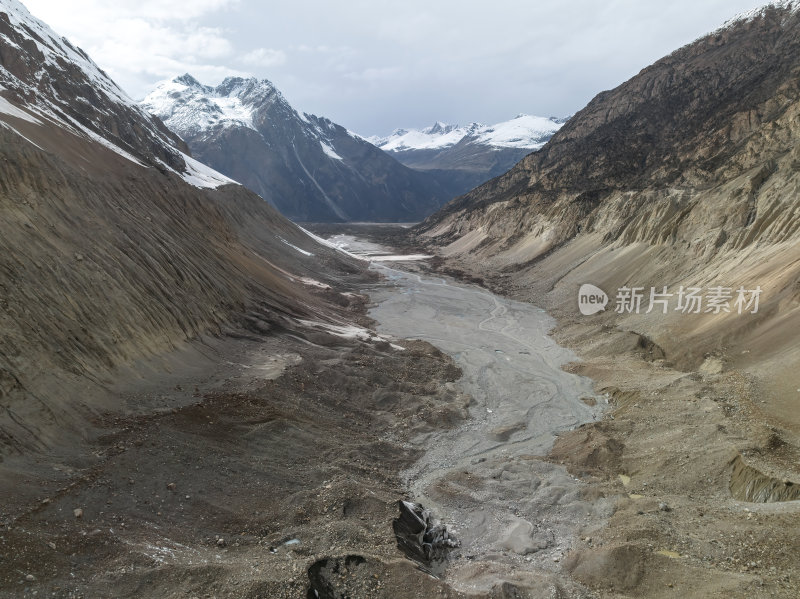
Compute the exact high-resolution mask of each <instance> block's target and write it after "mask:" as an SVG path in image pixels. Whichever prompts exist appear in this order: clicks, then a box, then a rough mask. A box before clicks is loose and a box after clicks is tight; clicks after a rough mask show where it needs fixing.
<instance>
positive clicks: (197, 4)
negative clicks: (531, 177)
mask: <svg viewBox="0 0 800 599" xmlns="http://www.w3.org/2000/svg"><path fill="white" fill-rule="evenodd" d="M23 2H24V4H26V6H27V7H28V8H29V9H30V10H31V12H32V13H33V14H34V15H36V16H37V17H39V18H40V19H42V20H44V21H45V22H47V23H48V24H49V25H51V26H52V27H53V28H54V29H55V30H56V31H57V32H59V33H60V34H62V35H66V36H67V37H68V38H69V39H70V40H72V41H73V42H74V43H77V44H78V45H79V46H81V47H82V48H83V49H84V50H86V51H87V52H88V53H89V55H90V56H92V58H93V59H94V60H95V62H97V63H98V64H99V65H100V66H101V67H103V68H104V69H105V70H106V71H107V72H108V73H109V74H110V75H111V76H112V77H113V78H114V79H115V80H116V81H117V82H118V83H119V84H120V85H121V86H122V87H123V89H125V90H126V91H127V92H128V93H129V94H130V95H131V96H132V97H133V98H134V99H141V98H142V97H143V96H144V95H145V94H146V93H147V92H148V91H149V89H150V88H151V87H152V86H153V84H154V83H156V82H157V81H160V80H163V79H168V78H172V77H174V76H176V75H180V74H183V73H185V72H189V73H191V74H192V75H194V76H195V77H197V78H198V79H199V80H200V81H202V82H203V83H206V84H217V83H219V82H220V81H221V80H222V79H223V78H224V77H225V76H227V75H253V76H256V77H259V78H267V79H270V80H271V81H272V82H273V83H275V85H277V86H278V88H279V89H280V90H282V91H283V93H284V95H285V96H286V97H287V99H288V100H289V101H290V102H291V103H292V104H293V105H294V106H295V107H296V108H298V109H301V110H304V111H307V112H313V113H315V114H319V115H323V116H327V117H329V118H331V119H333V120H334V121H336V122H338V123H340V124H342V125H344V126H346V127H348V128H349V129H352V130H354V131H357V132H359V133H361V134H364V135H373V134H386V133H388V132H389V131H391V130H392V129H394V128H396V127H422V126H426V125H429V124H432V123H433V122H434V121H436V120H442V121H446V122H451V123H461V124H464V123H468V122H471V121H479V122H483V123H496V122H499V121H503V120H507V119H509V118H512V117H513V116H515V115H516V114H518V113H521V112H524V113H528V114H537V115H543V116H565V115H568V114H571V113H573V112H575V111H576V110H579V109H580V108H581V107H583V106H584V105H585V104H586V103H587V102H588V101H589V100H590V99H591V98H592V97H593V96H594V95H595V94H597V93H598V92H600V91H602V90H604V89H609V88H611V87H614V86H616V85H618V84H619V83H622V82H623V81H625V80H626V79H628V78H629V77H631V76H633V75H635V74H636V73H637V72H638V71H639V70H640V69H642V68H643V67H645V66H647V65H648V64H650V63H651V62H653V61H654V60H657V59H658V58H660V57H661V56H663V55H665V54H668V53H669V52H671V51H672V50H674V49H676V48H678V47H680V46H681V45H683V44H685V43H688V42H691V41H692V40H694V39H696V38H697V37H699V36H701V35H703V34H704V33H707V32H709V31H712V30H714V29H716V28H717V27H719V26H720V25H722V24H723V22H725V21H726V20H728V19H729V18H731V17H733V16H734V15H736V14H738V13H740V12H743V11H746V10H749V9H752V8H754V7H756V6H759V5H762V4H764V3H765V2H766V0H761V1H760V2H759V1H758V0H672V2H670V3H665V2H663V1H658V2H656V1H653V0H602V1H600V0H571V1H570V2H564V1H563V0H491V1H487V0H478V1H474V0H460V1H453V0H424V1H423V0H402V1H388V0H342V1H340V2H331V1H330V0H294V1H293V2H285V1H282V2H274V1H272V0H268V1H256V0H191V1H189V2H184V1H182V0H172V1H171V2H165V1H164V0H115V1H114V2H108V1H107V0H70V1H69V2H64V1H63V0H23Z"/></svg>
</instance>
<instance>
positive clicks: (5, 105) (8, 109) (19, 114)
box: [0, 86, 43, 125]
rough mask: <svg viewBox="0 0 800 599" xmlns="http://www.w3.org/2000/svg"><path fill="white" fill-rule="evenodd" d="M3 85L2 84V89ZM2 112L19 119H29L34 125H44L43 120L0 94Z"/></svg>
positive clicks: (0, 111) (0, 88) (0, 109)
mask: <svg viewBox="0 0 800 599" xmlns="http://www.w3.org/2000/svg"><path fill="white" fill-rule="evenodd" d="M2 89H3V87H2V86H0V90H2ZM0 113H3V114H7V115H9V116H13V117H16V118H18V119H22V120H23V121H28V122H29V123H33V124H34V125H42V124H43V123H42V121H40V120H39V119H37V118H36V117H34V116H33V115H31V114H29V113H27V112H25V111H24V110H22V109H21V108H17V107H16V106H14V105H13V104H12V103H11V102H9V101H8V100H6V99H5V98H4V97H3V96H0Z"/></svg>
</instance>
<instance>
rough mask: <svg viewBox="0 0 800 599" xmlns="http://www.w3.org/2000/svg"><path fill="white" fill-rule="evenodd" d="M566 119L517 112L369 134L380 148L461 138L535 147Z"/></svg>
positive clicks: (440, 144) (437, 144) (444, 144)
mask: <svg viewBox="0 0 800 599" xmlns="http://www.w3.org/2000/svg"><path fill="white" fill-rule="evenodd" d="M564 122H565V119H552V118H545V117H540V116H531V115H527V114H524V113H520V114H518V115H517V116H515V117H514V118H513V119H511V120H509V121H504V122H502V123H497V124H496V125H491V126H487V125H482V124H480V123H476V122H472V123H470V124H469V125H466V126H464V127H460V126H458V125H450V124H447V123H444V122H442V121H437V122H436V123H435V124H434V125H433V126H431V127H427V128H425V129H422V130H417V129H410V130H407V129H395V130H394V131H393V132H392V133H391V135H389V136H387V137H377V136H376V137H371V138H368V139H369V141H370V142H372V143H374V144H375V145H376V146H378V147H379V148H381V149H382V150H385V151H388V152H391V151H398V152H403V151H408V150H440V149H445V148H449V147H452V146H454V145H456V144H458V143H460V142H462V140H468V141H469V142H470V143H477V144H480V145H484V146H490V147H495V148H521V149H529V150H536V149H538V148H540V147H542V146H543V145H544V143H545V142H546V141H547V140H548V139H550V137H551V136H552V135H553V133H555V132H556V131H557V130H558V129H559V128H560V127H561V125H562V124H563V123H564Z"/></svg>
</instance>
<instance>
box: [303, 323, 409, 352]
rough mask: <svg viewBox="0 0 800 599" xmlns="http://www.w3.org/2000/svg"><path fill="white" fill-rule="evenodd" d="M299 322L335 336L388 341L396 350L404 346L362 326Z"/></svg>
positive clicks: (359, 339) (368, 340) (369, 340)
mask: <svg viewBox="0 0 800 599" xmlns="http://www.w3.org/2000/svg"><path fill="white" fill-rule="evenodd" d="M299 322H300V323H302V324H304V325H306V326H308V327H311V328H313V329H317V330H321V331H325V332H326V333H330V334H331V335H334V336H336V337H341V338H343V339H354V340H358V341H367V342H373V343H374V342H376V341H377V342H381V341H382V342H385V343H389V345H391V347H392V348H394V349H396V350H404V349H405V348H404V347H400V346H399V345H395V344H394V343H391V341H389V339H388V338H387V337H384V336H383V335H379V334H378V333H376V332H374V331H370V330H369V329H365V328H363V327H360V326H357V325H354V324H348V325H338V324H332V323H329V322H322V321H319V320H300V321H299Z"/></svg>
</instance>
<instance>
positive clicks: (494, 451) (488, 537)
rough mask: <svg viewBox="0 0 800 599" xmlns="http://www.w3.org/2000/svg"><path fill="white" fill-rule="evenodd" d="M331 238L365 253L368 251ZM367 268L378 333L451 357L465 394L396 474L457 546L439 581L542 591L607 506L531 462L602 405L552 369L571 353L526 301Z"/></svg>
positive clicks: (383, 265) (584, 386)
mask: <svg viewBox="0 0 800 599" xmlns="http://www.w3.org/2000/svg"><path fill="white" fill-rule="evenodd" d="M337 242H338V244H339V245H346V246H347V249H348V250H349V251H351V252H354V253H362V254H363V253H369V252H368V250H369V245H370V244H363V243H362V242H358V241H356V240H355V239H352V238H346V237H344V236H340V239H338V240H337ZM372 247H373V248H374V247H375V246H372ZM359 250H360V251H359ZM396 267H399V268H396ZM372 268H373V269H376V270H378V271H379V272H381V273H382V274H383V275H385V277H386V278H385V280H384V283H383V284H381V285H378V286H376V287H374V288H372V289H370V290H369V294H370V297H371V300H372V302H373V307H372V308H371V309H370V312H369V315H370V316H371V317H372V318H374V319H375V320H376V321H377V323H378V327H377V328H378V331H379V332H381V333H383V334H388V335H391V336H394V337H396V338H398V339H403V338H411V339H421V340H424V341H427V342H429V343H431V344H433V345H435V346H436V347H438V348H439V349H440V350H442V351H443V352H445V353H447V354H449V355H450V356H452V357H453V359H454V361H455V362H456V364H457V365H458V366H459V367H460V368H461V370H462V371H463V377H462V378H461V379H460V380H459V381H458V382H457V383H456V386H457V387H458V388H459V390H460V391H462V392H464V393H466V394H468V395H470V396H471V397H472V398H473V401H472V403H471V405H470V418H469V419H468V420H467V421H465V423H464V424H463V425H461V426H459V427H458V428H455V429H450V430H444V431H440V432H437V433H434V434H431V435H429V436H427V437H425V438H421V439H418V440H416V442H415V444H416V445H419V446H420V447H422V448H423V449H424V452H425V453H424V455H423V457H422V458H421V459H420V460H419V461H418V462H417V463H416V464H415V465H414V466H413V467H412V468H411V469H410V470H409V471H407V472H406V473H405V474H406V481H407V485H408V488H409V491H410V495H411V497H412V499H414V500H415V501H418V502H420V503H422V504H424V505H425V506H426V507H430V508H433V510H434V511H435V512H436V513H437V515H438V516H439V517H441V518H442V519H443V521H444V522H445V523H447V524H448V525H449V526H451V527H452V528H453V529H454V530H455V533H456V535H457V536H458V537H459V538H460V540H461V542H462V547H461V548H460V550H459V551H458V552H457V554H458V557H456V558H454V559H453V561H452V563H451V565H450V566H449V567H448V569H447V573H446V578H447V579H448V581H449V582H450V583H451V584H453V585H454V586H457V587H462V588H463V590H464V591H469V590H488V589H489V588H491V587H493V586H496V585H497V583H498V581H507V582H508V583H509V584H521V585H524V588H542V590H544V589H545V588H547V587H550V588H552V585H553V584H555V582H554V580H553V578H560V577H559V576H558V570H559V568H560V566H559V562H560V560H561V557H562V556H563V554H564V553H565V552H566V551H567V550H568V549H569V547H570V546H571V545H572V544H573V542H574V540H575V535H576V534H578V531H579V530H580V531H585V530H588V529H591V528H592V527H593V526H594V525H596V524H598V523H599V522H601V521H602V520H603V519H604V518H605V517H607V515H608V513H609V511H608V510H609V506H608V505H607V504H606V503H605V502H603V501H599V502H598V501H593V502H589V501H586V500H584V499H582V497H581V484H580V482H579V481H577V480H575V479H574V478H573V477H572V476H570V475H569V474H568V473H567V472H566V470H565V469H564V468H563V467H561V466H559V465H556V464H552V463H549V462H547V461H546V460H544V459H542V458H543V456H546V455H547V453H548V451H549V449H550V448H551V446H552V444H553V441H554V439H555V435H556V434H557V433H558V432H560V431H565V430H568V429H570V428H573V427H576V426H578V425H580V424H582V423H585V422H590V421H592V420H595V419H597V418H599V417H600V415H601V411H602V409H603V407H604V405H605V401H604V400H603V398H596V397H595V393H594V391H593V389H592V384H591V380H589V379H587V378H585V377H580V376H576V375H574V374H570V373H568V372H565V371H564V370H562V369H561V366H562V365H563V364H565V363H567V362H570V361H573V360H575V359H576V356H575V355H574V354H573V353H572V352H571V351H569V350H567V349H565V348H562V347H560V346H559V345H558V344H557V343H555V341H554V340H553V339H551V338H550V337H549V336H548V334H547V333H548V331H549V330H550V329H551V328H552V327H553V325H554V324H555V323H554V321H553V319H552V318H551V317H550V316H548V315H547V314H546V313H545V312H544V311H543V310H541V309H539V308H537V307H536V306H533V305H531V304H527V303H522V302H516V301H513V300H508V299H505V298H502V297H500V296H497V295H494V294H492V293H491V292H489V291H487V290H485V289H482V288H479V287H476V286H470V285H465V284H461V283H457V282H455V281H453V280H450V279H445V278H441V277H435V276H427V275H418V274H413V273H410V272H406V271H403V270H401V269H402V268H403V266H402V262H400V263H398V262H394V261H391V262H390V261H383V262H381V261H377V262H373V264H372ZM586 398H595V399H596V402H597V405H596V406H595V407H590V405H588V404H589V403H594V402H591V401H590V402H588V403H587V402H585V401H583V399H586ZM531 585H533V587H531ZM541 585H545V586H544V587H542V586H541Z"/></svg>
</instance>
